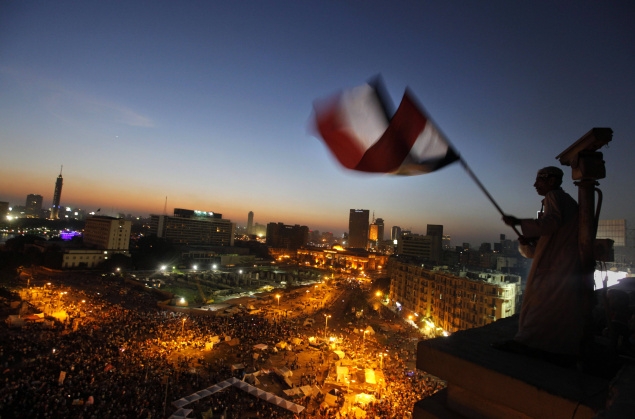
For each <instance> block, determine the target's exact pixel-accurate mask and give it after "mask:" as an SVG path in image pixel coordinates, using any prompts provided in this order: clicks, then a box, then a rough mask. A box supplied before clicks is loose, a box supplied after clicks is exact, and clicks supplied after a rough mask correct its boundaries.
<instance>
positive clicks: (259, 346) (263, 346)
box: [253, 343, 268, 351]
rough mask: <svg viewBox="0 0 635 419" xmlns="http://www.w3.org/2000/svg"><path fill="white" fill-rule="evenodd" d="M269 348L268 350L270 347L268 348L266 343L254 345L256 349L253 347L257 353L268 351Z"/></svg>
mask: <svg viewBox="0 0 635 419" xmlns="http://www.w3.org/2000/svg"><path fill="white" fill-rule="evenodd" d="M267 348H268V346H267V345H265V344H264V343H259V344H257V345H254V347H253V349H254V350H255V351H264V350H265V349H267Z"/></svg>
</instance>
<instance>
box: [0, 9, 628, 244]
mask: <svg viewBox="0 0 635 419" xmlns="http://www.w3.org/2000/svg"><path fill="white" fill-rule="evenodd" d="M0 9H1V10H0V11H1V12H2V13H0V51H2V56H3V60H2V64H0V89H2V92H3V94H2V96H1V97H0V141H1V142H2V144H3V147H2V148H3V153H2V157H1V158H0V179H1V180H0V201H8V202H10V203H11V204H12V205H16V204H18V205H23V204H24V202H25V197H26V196H27V195H28V194H38V195H42V197H43V207H46V208H49V207H50V206H51V205H52V202H53V191H54V188H55V179H54V178H55V177H56V176H57V175H58V173H59V169H60V166H62V165H63V166H64V173H63V177H64V189H63V193H62V197H61V204H62V205H64V206H72V207H80V208H83V209H86V210H87V211H96V210H97V209H98V208H101V209H102V211H101V213H106V212H115V213H119V212H121V213H130V214H134V215H149V214H163V211H164V207H165V201H166V197H167V200H168V203H167V209H168V213H170V212H171V211H172V209H173V208H178V207H180V208H191V209H200V210H208V211H217V212H219V213H222V214H223V216H224V217H225V218H227V219H230V220H232V222H235V223H237V224H239V225H245V224H246V222H247V214H248V213H249V211H254V213H255V217H254V222H257V223H260V224H266V223H268V222H283V223H285V224H290V225H294V224H299V225H306V226H309V227H310V228H311V229H314V230H320V231H331V232H333V233H334V234H338V235H339V234H341V233H342V232H345V231H347V230H348V226H347V222H348V216H347V214H348V211H349V210H350V209H351V208H365V209H369V210H371V211H374V212H375V214H376V215H377V217H381V218H383V219H384V222H385V224H386V226H387V228H391V227H392V226H399V227H401V228H402V229H404V230H406V229H409V230H412V231H413V232H417V233H421V234H423V233H425V231H426V225H428V224H431V225H434V224H438V225H443V226H444V232H445V233H446V234H449V235H451V236H452V239H453V243H462V242H470V243H473V244H475V245H476V244H479V243H482V242H490V243H492V242H496V241H497V240H498V237H499V235H500V234H506V235H507V236H508V237H510V238H511V237H513V236H514V233H513V231H512V230H511V229H509V228H508V227H506V226H505V225H504V224H503V223H502V222H501V220H500V218H501V217H500V214H498V212H497V211H496V210H495V208H494V207H493V206H492V205H491V203H490V202H489V201H488V200H487V199H486V197H485V196H484V195H483V194H482V192H481V191H480V190H479V189H478V188H477V187H476V185H475V184H474V182H472V180H471V179H470V178H469V177H468V176H467V174H466V173H465V172H464V171H463V169H462V168H461V167H460V166H459V165H458V164H454V165H451V166H448V167H446V168H444V169H442V170H441V171H439V172H435V173H432V174H429V175H424V176H416V177H407V178H403V177H399V178H394V177H387V176H376V175H363V174H358V173H353V172H350V171H345V170H343V169H341V168H340V167H339V165H338V164H337V163H336V162H335V161H334V159H333V158H332V157H331V155H330V153H329V152H328V150H327V149H326V148H325V147H324V145H323V144H322V142H321V141H320V140H318V139H317V138H315V137H314V133H313V131H312V129H311V124H312V122H311V121H312V120H311V113H312V105H313V102H314V101H315V100H316V99H319V98H323V97H327V96H328V95H330V94H332V93H333V92H335V91H337V90H339V89H344V88H350V87H353V86H357V85H359V84H361V83H363V82H365V81H367V80H368V79H369V78H371V77H372V76H374V75H376V74H378V73H379V74H382V76H383V78H384V80H385V82H386V85H387V88H388V91H389V94H390V96H391V98H392V100H393V102H394V103H398V102H399V100H400V98H401V95H402V94H403V91H404V89H405V88H406V87H409V88H410V89H411V90H412V92H413V93H414V95H415V96H416V97H417V98H418V99H419V100H420V102H421V103H422V105H423V106H424V107H425V108H426V110H427V111H428V112H429V113H430V115H431V117H432V119H433V120H434V121H435V123H436V124H437V125H438V126H439V128H440V129H441V130H442V131H443V132H444V134H445V135H446V136H447V137H448V139H449V140H450V141H451V142H452V144H453V146H454V147H455V148H456V149H457V151H458V152H459V153H461V155H462V156H463V158H464V159H465V160H466V161H467V163H468V164H469V165H470V167H471V168H472V169H473V170H474V172H475V173H476V175H477V176H478V177H479V178H480V179H481V181H482V182H483V184H484V185H485V186H486V187H487V188H488V190H489V191H490V193H491V194H492V195H493V197H494V198H495V199H496V200H497V202H498V203H499V204H500V206H501V207H502V209H503V210H504V211H505V212H507V213H510V214H513V215H516V216H518V217H532V216H534V215H535V213H536V211H537V210H538V209H539V208H540V197H539V196H538V195H536V193H535V191H534V190H533V188H532V184H533V180H534V176H535V173H536V170H537V169H538V168H540V167H543V166H548V165H559V164H558V162H557V161H556V160H555V156H556V155H558V154H559V153H560V152H561V151H563V150H564V149H565V148H567V147H568V146H569V145H570V144H571V143H572V142H574V141H575V140H577V139H578V138H580V137H581V136H582V135H583V134H585V133H586V132H587V131H589V130H590V129H591V128H593V127H604V126H605V127H610V128H612V129H613V131H614V138H613V141H612V142H611V143H610V144H609V147H607V148H603V149H601V150H600V151H601V152H603V153H604V159H605V161H606V167H607V177H606V179H603V180H600V186H599V188H600V189H602V191H603V193H604V202H603V206H602V213H601V218H603V219H626V220H629V219H630V220H632V219H633V215H635V214H634V213H635V197H633V196H632V194H629V193H628V192H629V191H630V190H631V185H632V180H631V177H630V176H629V175H628V173H631V172H632V169H631V168H630V156H631V155H633V154H634V153H633V152H635V143H634V142H633V141H632V138H633V137H634V136H635V121H633V118H632V115H633V113H634V111H635V109H634V107H635V105H634V102H633V100H632V98H633V97H635V80H634V79H633V77H632V74H635V54H633V45H635V28H634V27H633V25H632V23H631V17H632V16H633V15H634V12H635V5H632V4H628V3H623V4H595V3H588V4H587V3H585V4H577V5H568V4H565V3H561V2H537V3H534V2H532V3H531V4H514V3H509V2H503V1H494V2H488V3H485V4H470V3H464V2H454V1H449V2H431V3H426V4H418V3H406V2H404V3H400V4H396V5H395V4H388V3H385V2H379V1H370V2H363V3H360V2H313V1H308V2H302V3H300V4H299V3H297V2H286V1H276V2H272V3H268V4H262V3H261V2H255V1H254V2H250V1H246V2H237V3H231V4H207V3H183V4H181V3H179V4H176V3H173V2H161V1H159V2H154V3H151V4H148V3H143V2H127V3H123V4H108V3H103V2H85V3H82V4H77V3H71V2H65V1H60V2H55V4H47V3H35V2H10V3H4V4H3V5H2V6H0ZM563 169H564V171H565V183H564V185H563V187H564V189H565V190H566V191H567V192H569V193H570V194H571V195H572V196H574V197H577V191H576V188H575V186H574V185H573V182H572V181H571V180H570V169H569V168H567V167H564V168H563Z"/></svg>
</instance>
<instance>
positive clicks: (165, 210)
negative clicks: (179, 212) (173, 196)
mask: <svg viewBox="0 0 635 419" xmlns="http://www.w3.org/2000/svg"><path fill="white" fill-rule="evenodd" d="M163 215H168V197H167V196H166V197H165V205H164V206H163Z"/></svg>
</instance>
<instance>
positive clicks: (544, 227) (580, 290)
mask: <svg viewBox="0 0 635 419" xmlns="http://www.w3.org/2000/svg"><path fill="white" fill-rule="evenodd" d="M542 202H543V206H544V213H543V215H542V216H541V217H539V218H538V219H535V220H534V219H525V220H521V228H522V233H523V236H525V237H527V238H535V237H538V241H537V243H536V246H535V249H533V263H532V265H531V270H530V272H529V276H528V277H527V285H526V287H525V292H524V294H523V302H522V307H521V310H520V319H519V327H518V333H517V334H516V336H515V338H514V339H515V340H516V341H518V342H520V343H523V344H525V345H527V346H530V347H532V348H536V349H541V350H544V351H547V352H551V353H556V354H570V355H576V354H578V353H579V350H580V342H581V339H582V333H583V328H584V313H583V299H584V295H585V293H584V286H585V285H584V284H583V280H582V278H583V277H582V275H581V261H580V252H579V249H578V204H577V203H576V201H575V200H574V199H573V198H572V197H571V196H570V195H569V194H567V193H566V192H564V191H563V190H562V189H557V190H553V191H549V192H548V193H547V194H546V195H545V198H544V199H543V201H542ZM523 253H527V252H523ZM529 253H531V252H529Z"/></svg>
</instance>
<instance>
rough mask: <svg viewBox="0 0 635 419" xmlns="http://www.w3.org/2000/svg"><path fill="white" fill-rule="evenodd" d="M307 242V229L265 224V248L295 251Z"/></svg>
mask: <svg viewBox="0 0 635 419" xmlns="http://www.w3.org/2000/svg"><path fill="white" fill-rule="evenodd" d="M308 240H309V227H307V226H300V225H298V224H296V225H293V226H292V225H285V224H283V223H269V224H267V246H269V247H274V248H278V249H293V250H297V249H299V248H300V247H302V246H304V245H305V244H306V243H307V242H308Z"/></svg>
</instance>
